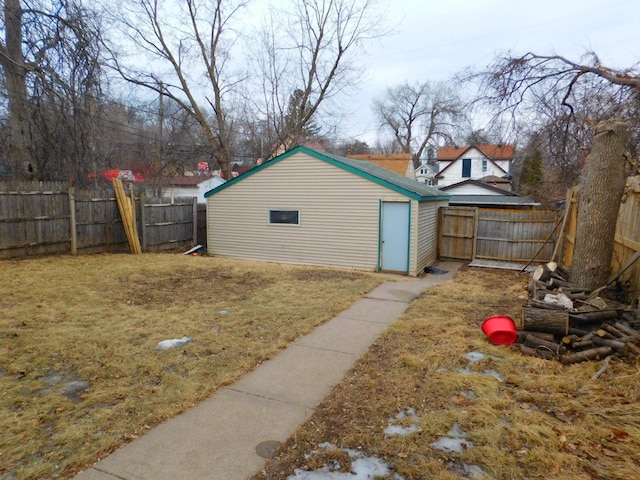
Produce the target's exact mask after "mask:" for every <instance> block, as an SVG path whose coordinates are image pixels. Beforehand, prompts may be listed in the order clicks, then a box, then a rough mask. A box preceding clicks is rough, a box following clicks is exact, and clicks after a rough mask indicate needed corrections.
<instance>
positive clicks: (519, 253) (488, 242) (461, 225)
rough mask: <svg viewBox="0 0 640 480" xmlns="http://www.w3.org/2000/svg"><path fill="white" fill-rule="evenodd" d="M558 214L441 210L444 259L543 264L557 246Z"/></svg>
mask: <svg viewBox="0 0 640 480" xmlns="http://www.w3.org/2000/svg"><path fill="white" fill-rule="evenodd" d="M558 222H559V218H558V214H557V212H552V211H546V210H543V211H538V210H506V209H488V208H477V207H443V208H441V209H440V224H439V228H440V230H439V241H438V248H439V250H438V253H439V256H440V257H441V258H455V259H461V260H471V261H473V260H485V261H492V262H507V263H528V262H529V261H531V260H534V261H535V262H536V263H544V262H548V261H550V260H551V257H552V255H553V250H554V246H555V243H556V234H557V232H556V230H557V229H556V226H557V225H558Z"/></svg>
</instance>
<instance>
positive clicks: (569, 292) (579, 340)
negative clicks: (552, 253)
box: [516, 262, 640, 364]
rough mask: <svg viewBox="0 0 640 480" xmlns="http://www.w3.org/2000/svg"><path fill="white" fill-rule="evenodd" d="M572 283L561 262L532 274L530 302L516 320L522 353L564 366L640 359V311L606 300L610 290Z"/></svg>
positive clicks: (544, 266) (542, 266) (541, 267)
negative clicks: (587, 361)
mask: <svg viewBox="0 0 640 480" xmlns="http://www.w3.org/2000/svg"><path fill="white" fill-rule="evenodd" d="M568 279H569V275H568V272H567V271H566V270H565V269H563V268H562V267H560V266H559V265H558V264H557V263H555V262H549V263H547V264H546V265H541V266H539V267H537V268H536V269H535V270H534V271H533V272H532V274H531V277H530V282H529V294H530V297H529V301H528V302H527V304H526V305H524V306H523V307H522V318H521V320H520V322H519V325H518V322H516V325H517V327H518V340H517V343H519V344H520V349H521V351H522V353H524V354H526V355H532V356H536V357H541V358H546V359H557V360H559V361H560V362H562V363H563V364H571V363H576V362H582V361H586V360H599V359H603V358H605V357H608V356H610V355H617V356H620V357H625V358H627V359H629V360H631V361H635V360H637V359H640V320H639V319H638V312H637V311H636V310H632V309H631V308H630V307H629V306H628V305H624V304H621V303H618V302H616V301H614V300H611V299H605V298H603V297H604V295H602V294H603V292H604V291H605V288H604V287H603V288H600V289H597V290H593V291H592V290H588V289H585V288H581V287H580V286H577V285H574V284H572V283H570V282H569V280H568ZM601 295H602V296H601Z"/></svg>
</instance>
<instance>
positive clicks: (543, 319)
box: [522, 306, 569, 336]
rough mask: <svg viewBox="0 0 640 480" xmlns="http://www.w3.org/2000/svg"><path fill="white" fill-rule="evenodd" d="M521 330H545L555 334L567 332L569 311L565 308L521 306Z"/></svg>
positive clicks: (565, 333)
mask: <svg viewBox="0 0 640 480" xmlns="http://www.w3.org/2000/svg"><path fill="white" fill-rule="evenodd" d="M522 330H527V331H534V332H547V333H554V334H557V335H562V336H564V335H567V334H568V333H569V313H568V312H567V311H566V310H564V309H563V310H547V309H541V308H535V307H526V306H525V307H523V308H522Z"/></svg>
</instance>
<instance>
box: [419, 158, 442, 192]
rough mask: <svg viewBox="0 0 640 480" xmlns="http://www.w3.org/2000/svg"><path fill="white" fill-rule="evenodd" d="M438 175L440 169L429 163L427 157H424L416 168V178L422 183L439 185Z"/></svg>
mask: <svg viewBox="0 0 640 480" xmlns="http://www.w3.org/2000/svg"><path fill="white" fill-rule="evenodd" d="M436 175H438V170H437V169H436V168H435V167H433V166H431V165H429V164H428V163H427V160H426V159H422V160H421V161H420V165H419V166H418V168H416V180H418V181H419V182H420V183H426V184H427V185H432V186H435V185H437V180H436Z"/></svg>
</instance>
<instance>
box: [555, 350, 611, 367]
mask: <svg viewBox="0 0 640 480" xmlns="http://www.w3.org/2000/svg"><path fill="white" fill-rule="evenodd" d="M612 352H613V349H612V348H611V347H597V348H591V349H589V350H583V351H582V352H576V353H569V354H567V355H562V356H561V357H560V362H561V363H563V364H564V365H569V364H571V363H578V362H584V361H587V360H594V359H597V358H604V357H606V356H607V355H611V353H612Z"/></svg>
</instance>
